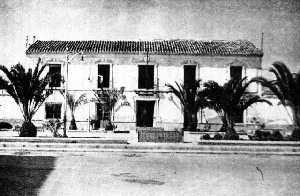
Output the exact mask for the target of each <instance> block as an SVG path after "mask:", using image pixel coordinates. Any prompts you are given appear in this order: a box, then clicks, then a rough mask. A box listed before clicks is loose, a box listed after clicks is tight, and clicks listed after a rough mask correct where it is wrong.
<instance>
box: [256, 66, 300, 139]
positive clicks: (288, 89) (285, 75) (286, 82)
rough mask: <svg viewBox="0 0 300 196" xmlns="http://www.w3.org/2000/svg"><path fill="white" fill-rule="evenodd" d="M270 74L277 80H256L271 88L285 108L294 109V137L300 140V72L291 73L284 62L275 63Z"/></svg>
mask: <svg viewBox="0 0 300 196" xmlns="http://www.w3.org/2000/svg"><path fill="white" fill-rule="evenodd" d="M270 72H272V73H273V74H274V76H275V77H276V79H275V80H268V79H266V78H263V77H257V78H255V79H256V81H258V82H260V83H261V84H262V85H263V86H265V87H267V88H269V89H270V90H271V91H272V92H273V93H274V94H275V95H276V96H277V98H278V99H279V100H280V102H281V103H282V104H283V105H284V106H285V107H287V106H289V107H290V108H291V109H292V113H293V124H294V126H295V129H294V131H293V133H292V136H293V137H294V139H295V140H300V72H298V73H296V74H293V73H291V71H290V70H289V68H288V67H287V66H286V65H285V64H284V63H282V62H274V63H273V67H272V68H271V69H270ZM296 132H298V133H296Z"/></svg>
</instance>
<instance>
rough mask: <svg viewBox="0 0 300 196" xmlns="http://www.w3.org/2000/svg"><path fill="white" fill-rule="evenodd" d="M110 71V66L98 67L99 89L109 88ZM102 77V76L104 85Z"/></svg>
mask: <svg viewBox="0 0 300 196" xmlns="http://www.w3.org/2000/svg"><path fill="white" fill-rule="evenodd" d="M109 71H110V66H109V65H98V88H101V87H103V88H109ZM100 76H102V83H101V78H100Z"/></svg>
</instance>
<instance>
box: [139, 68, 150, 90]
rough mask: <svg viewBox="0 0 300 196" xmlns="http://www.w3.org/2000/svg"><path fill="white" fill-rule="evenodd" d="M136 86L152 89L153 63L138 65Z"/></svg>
mask: <svg viewBox="0 0 300 196" xmlns="http://www.w3.org/2000/svg"><path fill="white" fill-rule="evenodd" d="M138 88H141V89H154V66H153V65H140V66H139V79H138Z"/></svg>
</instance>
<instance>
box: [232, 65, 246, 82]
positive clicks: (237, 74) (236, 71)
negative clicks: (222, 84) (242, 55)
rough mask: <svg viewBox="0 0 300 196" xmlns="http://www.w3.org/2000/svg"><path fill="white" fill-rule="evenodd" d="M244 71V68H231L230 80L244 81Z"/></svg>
mask: <svg viewBox="0 0 300 196" xmlns="http://www.w3.org/2000/svg"><path fill="white" fill-rule="evenodd" d="M242 70H243V67H241V66H231V67H230V79H231V78H238V79H242Z"/></svg>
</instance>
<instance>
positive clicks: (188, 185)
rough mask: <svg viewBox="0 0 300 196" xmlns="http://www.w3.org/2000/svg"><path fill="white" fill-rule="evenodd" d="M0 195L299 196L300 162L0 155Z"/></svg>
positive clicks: (192, 156) (146, 155)
mask: <svg viewBox="0 0 300 196" xmlns="http://www.w3.org/2000/svg"><path fill="white" fill-rule="evenodd" d="M0 190H1V195H3V196H5V195H18V196H19V195H42V196H47V195H49V196H56V195H57V196H62V195H63V196H69V195H70V196H71V195H72V196H74V195H75V196H76V195H84V196H85V195H88V196H93V195H131V196H134V195H139V196H141V195H151V196H153V195H169V196H172V195H197V196H199V195H239V196H240V195H249V196H250V195H251V196H252V195H300V157H296V156H295V157H294V156H267V155H264V156H263V155H260V156H258V155H200V154H199V155H197V154H173V153H133V154H132V153H122V152H113V153H112V152H101V153H100V152H99V153H89V154H87V153H85V154H80V153H76V154H70V153H68V154H59V155H55V154H53V155H45V154H44V155H39V156H37V155H35V156H25V155H23V154H20V155H19V156H7V155H5V156H4V155H3V156H0Z"/></svg>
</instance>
